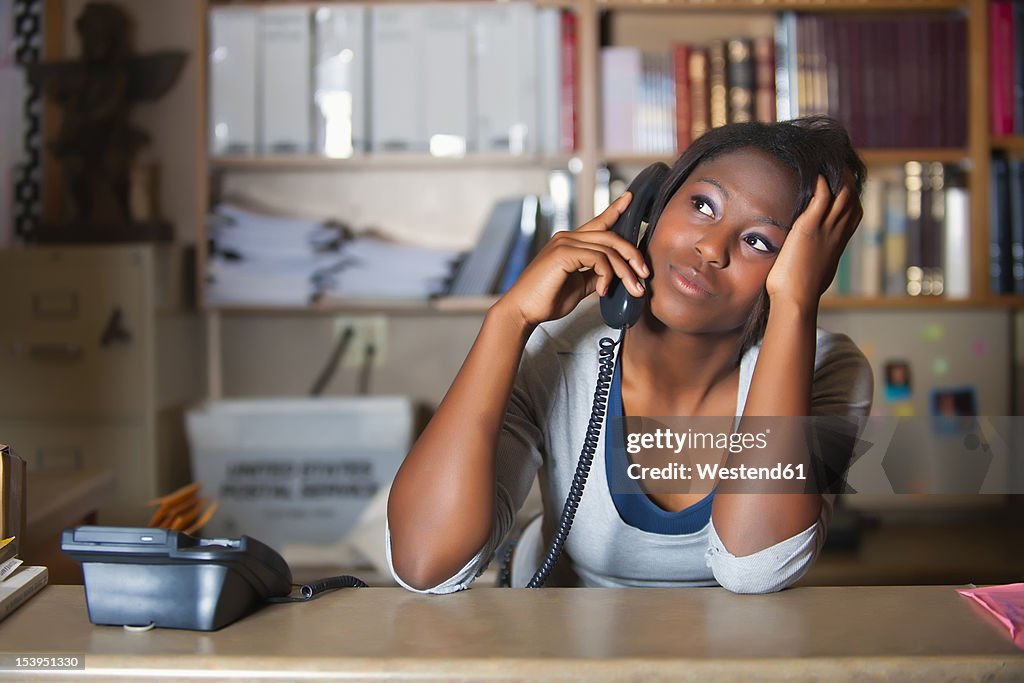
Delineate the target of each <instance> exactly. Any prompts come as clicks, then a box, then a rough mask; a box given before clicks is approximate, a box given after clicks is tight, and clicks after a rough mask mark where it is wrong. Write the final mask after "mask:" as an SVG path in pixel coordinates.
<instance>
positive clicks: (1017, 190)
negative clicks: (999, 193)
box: [1008, 159, 1024, 294]
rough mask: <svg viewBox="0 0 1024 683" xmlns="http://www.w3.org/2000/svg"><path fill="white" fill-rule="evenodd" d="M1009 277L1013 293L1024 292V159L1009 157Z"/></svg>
mask: <svg viewBox="0 0 1024 683" xmlns="http://www.w3.org/2000/svg"><path fill="white" fill-rule="evenodd" d="M1008 170H1009V184H1010V278H1011V279H1012V280H1013V288H1012V291H1013V293H1014V294H1024V160H1022V159H1010V162H1009V169H1008Z"/></svg>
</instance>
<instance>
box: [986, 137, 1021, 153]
mask: <svg viewBox="0 0 1024 683" xmlns="http://www.w3.org/2000/svg"><path fill="white" fill-rule="evenodd" d="M992 147H993V148H995V149H1004V150H1013V151H1022V150H1024V135H997V136H995V137H993V138H992Z"/></svg>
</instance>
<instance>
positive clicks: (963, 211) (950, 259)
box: [942, 179, 971, 299]
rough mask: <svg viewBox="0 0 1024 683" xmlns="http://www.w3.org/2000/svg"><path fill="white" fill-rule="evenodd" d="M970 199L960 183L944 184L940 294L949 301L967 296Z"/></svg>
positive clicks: (969, 284) (968, 281)
mask: <svg viewBox="0 0 1024 683" xmlns="http://www.w3.org/2000/svg"><path fill="white" fill-rule="evenodd" d="M969 200H970V196H969V193H968V192H967V188H966V187H964V185H963V182H962V180H960V179H956V182H947V187H946V239H945V244H944V247H943V261H942V268H943V290H944V294H945V295H946V296H947V297H948V298H950V299H966V298H967V297H968V296H970V293H971V268H970V264H971V212H970V201H969Z"/></svg>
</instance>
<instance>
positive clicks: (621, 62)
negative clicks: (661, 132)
mask: <svg viewBox="0 0 1024 683" xmlns="http://www.w3.org/2000/svg"><path fill="white" fill-rule="evenodd" d="M642 73H643V55H642V53H641V52H640V50H639V48H635V47H605V48H602V49H601V114H602V115H601V123H602V126H603V130H602V140H603V143H604V151H605V153H607V154H622V153H626V154H629V153H632V152H636V151H638V150H637V139H636V134H635V128H636V121H637V120H636V116H637V109H638V103H637V100H638V95H639V86H640V81H641V77H642Z"/></svg>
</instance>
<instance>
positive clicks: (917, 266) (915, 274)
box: [903, 161, 924, 296]
mask: <svg viewBox="0 0 1024 683" xmlns="http://www.w3.org/2000/svg"><path fill="white" fill-rule="evenodd" d="M922 172H923V168H922V165H921V162H919V161H908V162H907V163H906V164H904V165H903V184H904V187H905V188H906V190H907V196H906V201H907V211H906V215H907V279H906V283H907V294H909V295H911V296H920V295H921V294H922V293H923V279H924V278H923V276H924V242H923V240H922V234H921V206H922V200H923V197H922V193H923V189H924V181H923V177H922Z"/></svg>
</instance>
